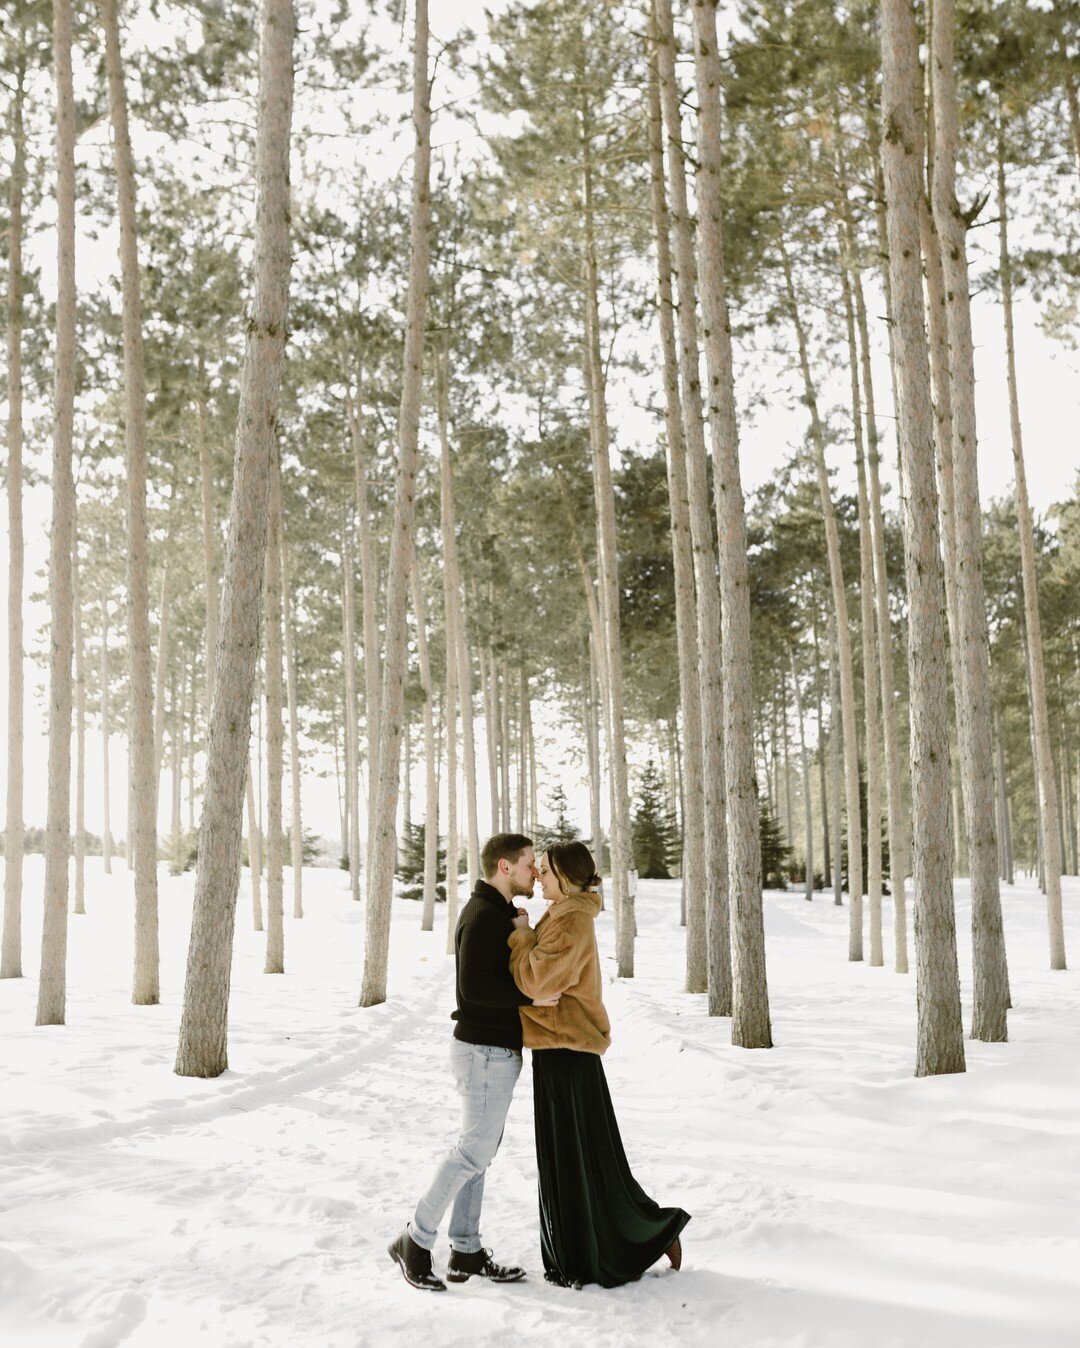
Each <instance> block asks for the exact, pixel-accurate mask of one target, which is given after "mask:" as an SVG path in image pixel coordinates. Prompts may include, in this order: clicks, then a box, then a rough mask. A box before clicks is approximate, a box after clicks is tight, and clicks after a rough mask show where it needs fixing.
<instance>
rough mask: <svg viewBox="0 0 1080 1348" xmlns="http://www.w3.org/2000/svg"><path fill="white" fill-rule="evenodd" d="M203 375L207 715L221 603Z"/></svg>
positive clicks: (200, 422) (199, 408)
mask: <svg viewBox="0 0 1080 1348" xmlns="http://www.w3.org/2000/svg"><path fill="white" fill-rule="evenodd" d="M202 386H203V372H202V364H201V361H200V366H199V397H198V400H197V402H196V404H195V425H196V435H197V438H198V443H199V485H200V499H201V501H202V536H203V574H204V577H205V581H204V583H205V585H206V714H207V717H209V715H210V699H211V696H212V694H213V690H214V674H215V666H216V663H217V643H218V626H219V613H220V600H219V596H218V575H217V547H216V545H215V542H214V537H215V528H214V478H213V472H212V468H211V463H210V447H209V445H208V444H207V441H206V407H205V403H204V401H203V395H202Z"/></svg>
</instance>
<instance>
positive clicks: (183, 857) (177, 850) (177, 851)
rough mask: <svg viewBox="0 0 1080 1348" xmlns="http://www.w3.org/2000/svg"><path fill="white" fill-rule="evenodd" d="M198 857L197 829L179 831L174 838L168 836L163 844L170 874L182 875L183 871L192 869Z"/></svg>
mask: <svg viewBox="0 0 1080 1348" xmlns="http://www.w3.org/2000/svg"><path fill="white" fill-rule="evenodd" d="M198 859H199V834H198V830H193V831H191V832H185V833H181V834H180V835H179V836H178V837H176V838H172V837H170V838H169V839H168V841H167V842H166V844H165V860H166V861H167V862H168V863H169V874H170V875H183V874H184V872H185V871H193V870H194V869H195V863H196V862H197V861H198Z"/></svg>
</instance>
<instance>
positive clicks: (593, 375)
mask: <svg viewBox="0 0 1080 1348" xmlns="http://www.w3.org/2000/svg"><path fill="white" fill-rule="evenodd" d="M581 98H582V103H581V148H582V152H583V164H582V177H581V191H582V212H583V221H582V222H583V225H584V234H585V238H584V258H583V261H584V268H583V273H584V274H583V281H584V299H585V334H584V335H585V351H584V356H585V381H586V385H587V388H588V395H589V427H590V437H589V438H590V443H591V448H592V466H593V494H594V499H595V504H596V543H597V560H598V570H599V577H600V614H601V618H602V626H603V637H604V643H605V660H604V664H605V667H606V675H607V677H606V680H605V684H604V686H603V689H602V691H603V695H604V698H605V702H606V710H607V717H606V724H607V730H608V735H607V747H608V764H609V771H610V788H611V877H612V889H613V891H614V902H615V960H616V968H617V970H618V976H619V977H620V978H632V977H633V975H634V937H635V935H636V924H635V918H634V897H633V895H632V894H631V893H630V885H629V879H628V872H629V870H630V865H631V857H630V789H629V782H628V778H627V769H626V734H625V724H624V723H625V712H624V696H623V664H622V636H621V627H620V622H619V558H618V550H617V545H616V538H615V493H614V489H613V487H612V482H611V446H610V443H609V434H608V420H607V391H606V388H605V377H604V367H603V360H602V357H601V353H600V302H599V292H600V281H599V275H598V271H597V264H596V247H595V242H594V226H595V221H594V214H593V210H594V208H593V184H592V161H591V147H592V135H593V128H592V123H591V117H592V113H591V109H590V106H589V101H588V95H587V93H586V91H585V88H584V85H583V86H582V90H581Z"/></svg>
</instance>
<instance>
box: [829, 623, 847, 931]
mask: <svg viewBox="0 0 1080 1348" xmlns="http://www.w3.org/2000/svg"><path fill="white" fill-rule="evenodd" d="M828 623H829V755H830V758H831V759H832V797H833V867H834V870H833V904H834V905H835V906H836V907H840V906H841V904H842V903H843V893H844V853H843V841H844V840H843V832H842V829H841V824H840V819H841V816H840V796H841V793H842V790H843V776H842V772H841V768H840V762H841V758H842V747H843V746H842V739H843V719H844V718H843V713H842V712H841V710H840V671H839V661H838V660H837V658H836V644H837V642H836V613H835V612H834V611H833V610H831V609H830V610H829V617H828ZM849 885H850V877H849Z"/></svg>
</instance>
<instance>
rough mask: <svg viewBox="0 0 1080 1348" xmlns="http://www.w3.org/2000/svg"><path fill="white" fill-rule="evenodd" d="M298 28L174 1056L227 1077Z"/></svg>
mask: <svg viewBox="0 0 1080 1348" xmlns="http://www.w3.org/2000/svg"><path fill="white" fill-rule="evenodd" d="M293 32H294V19H293V10H292V5H291V3H290V0H263V7H262V15H261V40H260V52H259V70H260V91H259V118H258V133H257V138H256V149H255V165H256V168H255V178H256V218H255V273H254V274H255V294H254V299H253V303H252V313H251V318H250V320H249V323H248V337H247V350H246V352H245V356H244V369H243V375H242V377H241V387H240V407H239V414H238V419H237V438H236V454H235V466H234V479H233V492H232V501H231V505H230V510H229V542H228V548H227V551H226V559H225V579H224V585H223V588H222V606H221V607H222V621H221V635H220V639H219V642H218V658H217V664H216V670H215V678H214V694H213V702H212V706H211V710H210V734H209V740H208V744H207V768H206V790H205V795H204V799H203V827H202V829H201V830H200V834H199V860H198V870H197V873H196V877H195V905H194V914H193V918H192V927H191V945H190V947H189V950H188V967H187V979H186V984H185V988H184V1010H183V1016H182V1019H181V1022H180V1040H179V1044H178V1047H177V1057H176V1071H177V1072H178V1073H179V1074H180V1075H181V1076H200V1077H213V1076H218V1075H219V1074H220V1073H221V1072H223V1071H224V1070H225V1068H226V1067H227V1066H228V1056H227V1047H226V1046H227V1024H228V1005H229V975H230V967H231V963H232V946H233V929H234V924H235V915H236V891H237V886H238V884H239V879H240V837H241V829H242V810H243V797H244V775H245V772H246V771H247V758H248V745H249V742H250V738H251V700H252V692H253V690H254V685H255V665H256V662H257V659H258V651H259V613H260V610H261V608H262V602H261V599H262V590H263V575H264V570H265V564H266V535H267V517H268V515H269V513H270V512H269V509H268V506H269V498H270V482H271V477H272V468H273V464H274V456H275V453H276V448H277V446H276V418H277V405H278V391H279V387H280V382H281V369H282V364H283V355H284V348H285V336H286V324H287V321H288V297H289V133H290V123H291V117H292V83H293V81H292V62H293Z"/></svg>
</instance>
